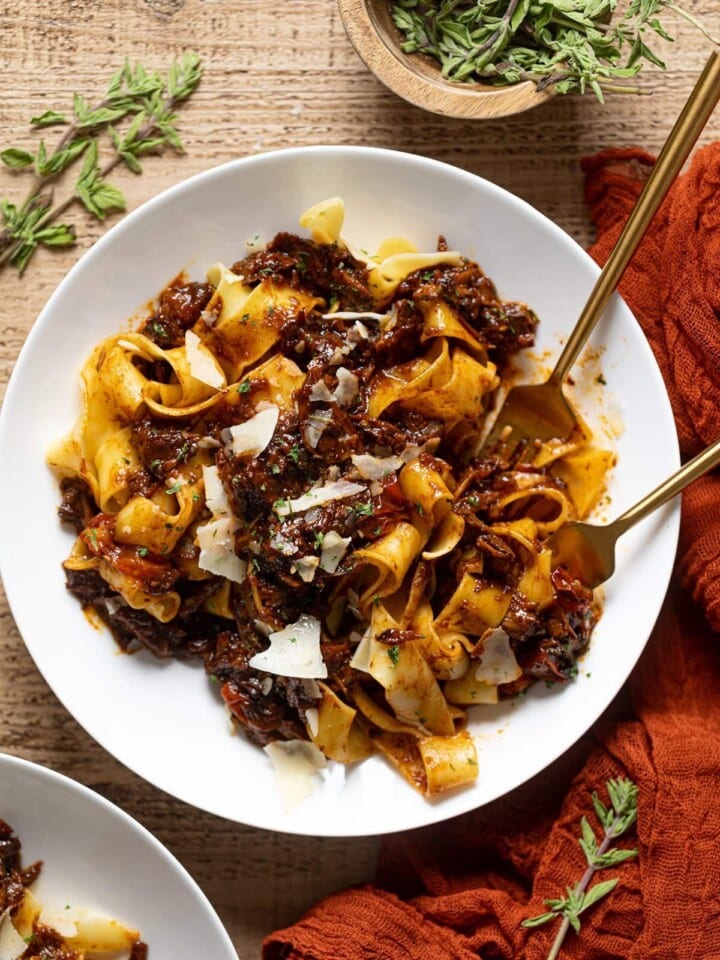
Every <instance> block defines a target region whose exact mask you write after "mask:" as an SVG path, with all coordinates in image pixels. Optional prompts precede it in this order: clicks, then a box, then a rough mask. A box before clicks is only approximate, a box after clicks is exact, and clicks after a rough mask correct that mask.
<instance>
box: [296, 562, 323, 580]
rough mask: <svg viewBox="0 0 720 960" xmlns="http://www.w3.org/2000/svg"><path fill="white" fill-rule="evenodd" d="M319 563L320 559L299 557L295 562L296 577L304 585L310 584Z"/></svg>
mask: <svg viewBox="0 0 720 960" xmlns="http://www.w3.org/2000/svg"><path fill="white" fill-rule="evenodd" d="M319 563H320V557H313V556H308V557H300V559H299V560H296V561H295V564H294V566H295V569H296V570H297V572H298V576H299V577H300V579H301V580H302V581H303V582H304V583H312V581H313V580H314V579H315V573H316V571H317V568H318V565H319Z"/></svg>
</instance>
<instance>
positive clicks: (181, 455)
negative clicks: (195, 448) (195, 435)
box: [177, 440, 190, 463]
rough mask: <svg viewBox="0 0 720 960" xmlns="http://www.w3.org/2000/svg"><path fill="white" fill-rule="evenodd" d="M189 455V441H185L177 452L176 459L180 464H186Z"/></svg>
mask: <svg viewBox="0 0 720 960" xmlns="http://www.w3.org/2000/svg"><path fill="white" fill-rule="evenodd" d="M189 453H190V441H189V440H186V441H185V443H184V444H183V445H182V446H181V447H180V449H179V450H178V455H177V459H178V460H179V461H180V463H187V458H188V454H189Z"/></svg>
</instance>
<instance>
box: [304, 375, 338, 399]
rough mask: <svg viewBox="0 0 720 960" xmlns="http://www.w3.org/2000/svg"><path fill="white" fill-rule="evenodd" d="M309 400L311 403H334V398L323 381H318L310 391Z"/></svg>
mask: <svg viewBox="0 0 720 960" xmlns="http://www.w3.org/2000/svg"><path fill="white" fill-rule="evenodd" d="M310 400H311V401H312V402H313V403H335V400H336V398H335V397H334V396H333V394H332V393H331V392H330V388H329V387H328V385H327V384H326V383H325V381H324V380H318V381H317V383H314V384H313V385H312V389H311V390H310Z"/></svg>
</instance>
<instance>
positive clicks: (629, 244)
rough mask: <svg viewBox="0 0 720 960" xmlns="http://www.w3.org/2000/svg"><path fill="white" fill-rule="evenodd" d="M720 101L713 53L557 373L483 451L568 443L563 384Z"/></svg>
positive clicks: (501, 422) (519, 389)
mask: <svg viewBox="0 0 720 960" xmlns="http://www.w3.org/2000/svg"><path fill="white" fill-rule="evenodd" d="M718 99H720V55H718V53H716V52H714V51H713V53H711V54H710V57H709V58H708V61H707V63H706V65H705V69H704V70H703V72H702V74H701V75H700V77H699V79H698V81H697V83H696V84H695V86H694V88H693V90H692V93H691V94H690V96H689V97H688V100H687V103H686V104H685V106H684V107H683V109H682V112H681V114H680V116H679V117H678V119H677V121H676V122H675V126H674V127H673V128H672V131H671V133H670V136H669V137H668V139H667V141H666V143H665V146H664V147H663V149H662V152H661V154H660V156H659V157H658V159H657V163H656V164H655V166H654V167H653V170H652V172H651V174H650V176H649V177H648V180H647V182H646V184H645V186H644V188H643V191H642V193H641V194H640V196H639V197H638V199H637V202H636V204H635V206H634V207H633V210H632V213H631V214H630V217H629V219H628V221H627V223H626V224H625V228H624V229H623V231H622V233H621V234H620V237H619V238H618V241H617V243H616V244H615V247H614V249H613V251H612V253H611V254H610V257H609V258H608V260H607V263H606V264H605V266H604V267H603V269H602V271H601V272H600V276H599V277H598V278H597V282H596V283H595V286H594V287H593V289H592V292H591V293H590V296H589V298H588V301H587V303H586V304H585V307H584V309H583V311H582V313H581V314H580V318H579V320H578V322H577V324H576V326H575V329H574V330H573V331H572V333H571V334H570V337H569V338H568V341H567V343H566V344H565V348H564V349H563V352H562V353H561V355H560V359H559V360H558V362H557V364H556V365H555V369H554V370H553V372H552V373H551V374H550V377H549V379H548V380H547V381H546V382H545V383H538V384H528V385H525V384H522V385H520V386H516V387H512V388H511V389H510V391H509V392H508V394H507V396H506V398H505V402H504V404H503V406H502V408H501V409H500V412H499V413H498V416H497V419H496V420H495V423H494V424H493V427H492V429H491V430H490V433H489V434H488V436H487V438H486V439H485V442H484V443H483V450H485V451H486V452H488V451H491V450H494V449H496V448H499V447H500V446H502V449H503V452H504V454H505V455H506V456H509V455H510V454H511V453H512V451H513V450H514V449H515V447H516V446H517V444H518V443H519V442H520V441H521V440H541V441H544V440H552V439H555V438H557V439H561V440H564V439H566V438H567V437H569V436H570V434H571V433H572V431H573V429H574V427H575V424H576V423H577V414H576V413H575V411H574V410H573V408H572V406H571V405H570V404H569V403H568V401H567V400H566V399H565V396H564V394H563V392H562V385H563V382H564V380H565V378H566V377H567V375H568V372H569V371H570V368H571V367H572V365H573V364H574V363H575V361H576V360H577V358H578V356H579V354H580V351H581V350H582V348H583V347H584V345H585V343H586V341H587V339H588V337H589V336H590V334H591V333H592V331H593V329H594V327H595V325H596V324H597V322H598V320H599V319H600V316H601V314H602V312H603V310H604V309H605V307H606V305H607V302H608V300H609V299H610V296H611V294H612V293H613V291H614V290H615V287H616V286H617V285H618V283H619V282H620V278H621V277H622V275H623V273H624V272H625V268H626V267H627V265H628V263H629V262H630V259H631V258H632V255H633V254H634V253H635V250H636V249H637V246H638V244H639V243H640V241H641V240H642V238H643V236H644V234H645V231H646V230H647V228H648V226H649V224H650V221H651V220H652V218H653V216H654V215H655V213H656V211H657V209H658V207H659V206H660V204H661V203H662V201H663V199H664V198H665V195H666V194H667V192H668V190H669V189H670V185H671V184H672V182H673V180H674V179H675V177H676V176H677V174H678V173H679V172H680V170H681V168H682V165H683V164H684V163H685V160H686V159H687V157H688V154H689V153H690V150H691V149H692V147H693V145H694V144H695V141H696V140H697V138H698V137H699V135H700V132H701V131H702V129H703V127H704V126H705V124H706V123H707V121H708V118H709V117H710V114H711V113H712V112H713V110H714V108H715V104H716V103H717V101H718Z"/></svg>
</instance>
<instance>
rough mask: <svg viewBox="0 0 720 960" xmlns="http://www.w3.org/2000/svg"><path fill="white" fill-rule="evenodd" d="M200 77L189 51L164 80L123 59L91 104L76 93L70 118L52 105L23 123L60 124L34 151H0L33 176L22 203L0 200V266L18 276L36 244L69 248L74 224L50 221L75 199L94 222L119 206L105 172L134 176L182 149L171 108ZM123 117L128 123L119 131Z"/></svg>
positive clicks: (116, 192) (4, 159)
mask: <svg viewBox="0 0 720 960" xmlns="http://www.w3.org/2000/svg"><path fill="white" fill-rule="evenodd" d="M201 76H202V67H201V64H200V59H199V57H198V56H197V55H196V54H194V53H186V54H184V56H182V57H181V58H180V59H178V60H175V61H174V62H173V63H172V65H171V66H170V69H169V70H168V73H167V75H166V76H164V77H163V76H162V75H161V74H159V73H157V72H155V71H149V70H147V69H146V68H145V67H144V66H143V65H142V64H141V63H136V64H134V65H131V64H130V63H129V62H128V61H126V62H125V64H124V66H123V67H122V68H121V69H120V70H118V71H117V72H116V73H115V74H113V76H112V77H111V78H110V82H109V84H108V86H107V89H106V91H105V95H104V96H103V98H102V99H101V100H100V101H99V102H98V103H96V104H95V105H94V106H91V105H90V104H89V103H88V101H87V100H86V99H85V98H84V97H83V96H81V95H80V94H78V93H75V94H74V95H73V106H72V117H71V118H69V117H68V116H67V115H66V114H64V113H60V112H59V111H56V110H46V111H45V112H44V113H42V114H40V115H39V116H37V117H33V118H32V120H31V121H30V123H31V125H32V126H33V127H34V128H35V129H37V130H43V129H45V128H49V127H55V126H65V128H66V129H65V131H64V132H63V134H62V136H61V137H60V139H59V140H58V142H57V144H56V145H55V147H54V148H52V149H49V148H48V147H47V145H46V143H45V140H44V139H41V140H40V142H39V143H38V145H37V148H36V149H35V151H34V152H33V151H31V150H27V149H24V148H21V147H8V148H7V149H5V150H3V151H0V161H2V163H3V164H5V166H6V167H8V168H10V169H11V170H16V171H24V170H25V171H28V172H32V174H33V180H32V183H31V185H30V188H29V190H28V193H27V195H26V197H25V199H24V200H23V201H22V202H21V203H19V204H15V203H12V202H10V200H8V199H3V200H0V215H1V216H2V227H1V228H0V270H2V269H4V268H5V267H7V266H8V265H10V264H11V265H13V266H15V267H17V269H18V271H19V272H20V273H22V272H23V271H24V270H25V268H26V267H27V265H28V263H29V261H30V258H31V257H32V255H33V254H34V253H35V251H36V250H37V248H38V247H39V246H45V247H69V246H72V245H73V244H74V243H75V240H76V234H75V227H74V226H72V225H70V224H67V223H57V222H56V221H57V220H59V219H60V217H61V216H62V215H63V214H64V213H65V212H66V211H67V210H68V209H69V208H70V207H72V206H73V205H74V204H78V203H79V204H82V206H84V207H85V209H86V210H88V211H89V212H90V213H91V214H92V215H93V216H94V217H96V218H97V219H98V220H104V219H105V217H106V216H107V215H108V213H111V212H113V211H116V210H124V209H125V198H124V196H123V194H122V192H121V191H120V190H119V189H118V188H117V187H116V186H114V185H113V184H110V183H108V181H107V179H106V177H107V175H108V174H109V173H110V172H111V171H112V170H114V169H115V167H117V166H119V165H120V164H125V166H127V167H128V168H129V169H130V170H132V172H133V173H141V172H142V165H141V163H140V158H141V157H144V156H147V155H148V154H157V153H160V152H162V151H163V150H165V149H166V148H168V147H169V148H171V149H173V150H175V151H177V152H182V149H183V147H182V142H181V140H180V136H179V134H178V132H177V129H176V128H175V120H176V118H177V114H176V112H175V111H176V108H177V107H178V106H179V105H180V104H181V103H182V102H183V101H184V100H187V98H188V97H190V96H191V94H192V93H193V92H194V90H195V89H196V87H197V85H198V83H199V82H200V78H201ZM126 120H130V122H129V124H128V125H127V127H126V128H125V129H122V128H121V125H122V123H123V121H126ZM103 133H106V134H107V135H108V137H109V140H110V146H111V149H112V154H111V156H110V157H109V159H108V160H107V161H106V162H105V163H103V164H101V163H100V159H99V156H100V143H101V140H100V138H101V135H102V134H103ZM80 158H83V162H82V167H81V170H80V175H79V177H78V179H77V181H76V183H75V186H74V188H73V190H72V192H71V193H69V194H68V195H67V196H66V197H65V199H64V200H62V201H61V202H60V203H58V204H55V205H54V203H53V198H54V192H55V187H56V183H57V181H58V180H59V179H60V177H61V175H62V174H63V173H65V171H67V170H68V169H69V168H70V167H72V166H73V164H75V163H77V162H79V161H80Z"/></svg>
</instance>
